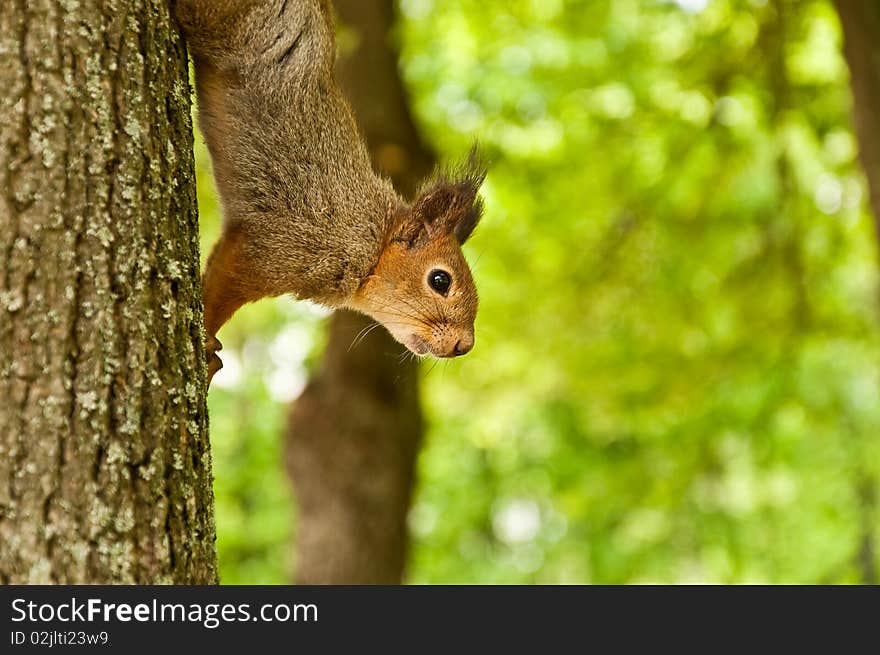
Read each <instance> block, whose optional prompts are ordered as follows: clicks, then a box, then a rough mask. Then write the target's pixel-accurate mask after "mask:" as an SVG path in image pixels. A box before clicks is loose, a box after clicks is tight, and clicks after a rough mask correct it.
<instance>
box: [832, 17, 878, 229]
mask: <svg viewBox="0 0 880 655" xmlns="http://www.w3.org/2000/svg"><path fill="white" fill-rule="evenodd" d="M835 2H836V4H837V10H838V13H839V14H840V22H841V23H842V25H843V33H844V47H843V52H844V55H845V56H846V60H847V63H848V64H849V71H850V84H851V86H852V93H853V101H854V102H853V104H854V106H853V113H854V117H855V128H856V135H857V136H858V140H859V153H860V156H861V159H862V165H863V166H864V167H865V174H866V175H867V177H868V190H869V194H870V198H871V208H872V209H873V211H874V221H875V224H876V225H877V226H878V227H877V234H878V235H880V2H877V0H835Z"/></svg>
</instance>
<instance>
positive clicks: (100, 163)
mask: <svg viewBox="0 0 880 655" xmlns="http://www.w3.org/2000/svg"><path fill="white" fill-rule="evenodd" d="M0 52H2V53H3V56H2V57H0V88H2V89H3V93H2V94H0V353H2V358H0V583H212V582H215V581H216V578H217V574H216V557H215V552H214V518H213V494H212V489H211V459H210V453H209V448H208V437H207V416H206V410H205V369H204V363H203V362H204V357H205V356H204V348H203V344H202V334H201V314H202V311H201V294H200V289H199V271H198V261H199V257H198V222H197V212H196V200H195V178H194V172H193V153H192V125H191V122H190V98H189V93H190V90H189V84H188V81H187V63H186V52H185V49H184V46H183V44H182V42H181V40H180V38H179V36H178V32H177V28H176V26H175V25H174V23H173V22H172V20H171V18H170V16H169V9H168V3H167V2H166V1H165V0H133V1H132V2H101V1H99V0H80V1H79V2H57V1H54V0H9V1H8V2H5V3H4V5H3V11H2V12H0Z"/></svg>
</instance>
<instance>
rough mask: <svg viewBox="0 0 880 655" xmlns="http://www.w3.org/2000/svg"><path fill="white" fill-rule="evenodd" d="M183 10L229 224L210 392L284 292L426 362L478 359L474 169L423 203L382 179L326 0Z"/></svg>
mask: <svg viewBox="0 0 880 655" xmlns="http://www.w3.org/2000/svg"><path fill="white" fill-rule="evenodd" d="M175 13H176V16H177V19H178V21H179V22H180V25H181V26H182V29H183V32H184V35H185V37H186V41H187V44H188V46H189V49H190V53H191V55H192V59H193V63H194V66H195V72H196V89H197V94H198V108H199V125H200V127H201V129H202V132H203V133H204V136H205V140H206V142H207V145H208V150H209V151H210V154H211V159H212V162H213V166H214V177H215V179H216V182H217V187H218V190H219V194H220V198H221V201H222V206H223V215H224V222H223V233H222V235H221V237H220V239H219V240H218V241H217V243H216V245H215V246H214V248H213V250H212V252H211V254H210V256H209V258H208V262H207V265H206V267H205V271H204V274H203V278H202V285H203V293H204V303H205V331H206V334H207V351H208V355H207V357H208V381H209V383H210V380H211V378H212V377H213V375H214V374H215V373H216V372H217V371H218V370H219V369H220V368H221V367H222V362H221V361H220V358H219V357H218V356H217V354H216V353H217V351H218V350H220V348H221V344H220V342H219V341H218V340H217V331H218V330H219V329H220V327H221V326H222V325H223V324H224V323H226V321H228V320H229V318H230V317H231V316H232V315H233V313H234V312H235V311H236V310H237V309H238V308H239V307H241V306H242V305H244V304H245V303H249V302H253V301H255V300H258V299H260V298H263V297H267V296H279V295H282V294H292V295H294V296H295V297H297V298H300V299H309V300H312V301H315V302H317V303H320V304H322V305H325V306H328V307H331V308H345V309H353V310H356V311H360V312H362V313H364V314H366V315H368V316H370V317H371V318H373V319H374V320H376V321H377V322H379V323H381V324H382V325H384V326H385V327H386V328H387V329H388V331H389V332H390V333H391V335H392V336H393V337H394V338H395V339H396V340H397V341H399V342H400V343H402V344H403V345H404V346H406V347H407V348H408V349H409V350H410V351H412V352H413V353H416V354H417V355H433V356H435V357H454V356H457V355H463V354H465V353H467V352H468V351H469V350H470V349H471V348H472V347H473V344H474V318H475V316H476V313H477V291H476V288H475V286H474V281H473V278H472V277H471V272H470V269H469V267H468V264H467V262H466V261H465V258H464V256H463V254H462V251H461V245H462V244H463V243H464V242H465V241H466V240H467V238H468V237H469V236H470V234H471V232H473V230H474V228H475V227H476V225H477V223H478V221H479V219H480V216H481V213H482V202H481V201H480V199H479V198H478V196H477V192H478V190H479V188H480V185H481V184H482V182H483V180H484V178H485V169H484V167H483V166H482V165H481V164H479V163H478V162H477V161H476V157H474V156H472V157H471V159H470V161H469V163H468V164H467V165H465V166H462V167H461V168H460V169H459V170H457V171H447V172H445V173H438V174H437V175H435V176H434V177H433V178H432V179H430V180H428V181H427V182H426V183H425V184H424V185H423V187H422V189H421V191H420V192H419V193H418V194H417V196H416V198H415V199H414V200H413V201H412V202H407V201H406V200H404V199H403V198H401V196H400V195H398V194H397V192H396V191H395V190H394V188H393V187H392V185H391V183H390V182H389V181H388V180H386V179H384V178H383V177H381V176H379V175H377V174H376V173H375V172H374V171H373V169H372V167H371V165H370V159H369V155H368V153H367V149H366V146H365V145H364V142H363V140H362V138H361V137H360V135H359V133H358V130H357V127H356V125H355V121H354V118H353V116H352V112H351V109H350V108H349V106H348V104H347V102H346V101H345V99H344V97H343V94H342V91H341V90H340V88H339V86H338V85H337V83H336V80H335V79H334V75H333V63H334V59H335V56H336V45H335V32H334V25H333V16H332V9H331V6H330V2H329V0H177V3H176V7H175Z"/></svg>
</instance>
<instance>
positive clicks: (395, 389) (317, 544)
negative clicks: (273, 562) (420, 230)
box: [287, 0, 433, 584]
mask: <svg viewBox="0 0 880 655" xmlns="http://www.w3.org/2000/svg"><path fill="white" fill-rule="evenodd" d="M335 4H336V8H337V11H338V20H339V23H340V33H341V36H340V39H339V43H340V55H341V56H340V59H339V62H338V66H337V75H338V77H339V80H340V82H341V84H342V87H343V88H344V89H345V91H346V93H347V94H348V97H349V99H350V101H351V103H352V105H353V108H354V110H355V113H356V115H357V118H358V122H359V124H360V128H361V132H362V134H363V135H364V136H365V138H366V140H367V142H368V144H369V145H370V151H371V154H372V156H373V161H374V164H375V165H376V167H377V168H378V169H379V170H381V171H383V172H384V173H385V174H387V175H390V176H391V178H392V179H393V180H394V183H395V186H396V187H397V188H398V189H399V190H400V191H401V192H403V193H406V194H412V193H414V191H415V189H416V186H417V185H418V184H419V182H420V181H421V179H422V178H423V177H424V176H425V175H426V174H427V173H428V172H429V171H430V169H431V167H432V165H433V157H432V155H431V154H430V152H429V151H428V150H427V149H426V148H425V146H424V145H423V144H422V143H421V141H420V140H419V137H418V133H417V131H416V128H415V126H414V124H413V121H412V118H411V116H410V114H409V110H408V106H407V100H406V96H405V93H404V90H403V86H402V83H401V80H400V77H399V74H398V71H397V53H396V52H395V51H394V50H393V49H392V48H391V47H390V46H389V31H390V29H391V27H392V25H393V22H394V6H393V5H394V3H393V1H392V0H336V3H335ZM371 326H372V327H371ZM374 327H375V326H374V325H373V323H372V321H370V319H368V318H366V317H364V316H361V315H360V314H354V313H351V312H337V313H336V314H334V315H333V317H332V318H331V320H330V335H329V336H330V338H329V343H328V345H327V350H326V352H325V354H324V360H323V363H322V365H321V368H320V370H319V372H318V374H317V375H316V377H315V378H314V379H313V380H312V381H311V382H310V383H309V385H308V386H307V387H306V389H305V391H304V392H303V394H302V396H300V398H299V399H298V400H297V401H296V402H295V403H294V405H293V406H292V408H291V412H290V420H289V426H288V432H287V453H288V455H287V462H288V471H289V472H290V475H291V478H292V480H293V485H294V489H295V492H296V496H297V499H298V502H299V509H300V514H299V523H298V528H297V575H296V579H297V582H299V583H301V584H394V583H399V582H400V581H401V579H402V576H403V570H404V565H405V561H406V550H407V529H406V517H407V512H408V510H409V504H410V498H411V495H412V488H413V483H414V470H415V461H416V456H417V453H418V448H419V442H420V440H421V434H422V417H421V410H420V408H419V401H418V388H417V383H418V377H417V373H418V365H417V362H416V361H415V360H414V359H413V358H410V357H408V356H406V353H405V350H404V349H403V347H402V346H400V345H399V344H397V343H396V342H395V341H394V340H393V339H391V337H390V336H389V335H388V333H387V332H386V331H385V329H384V328H381V327H376V328H375V329H374ZM363 331H366V336H364V335H363V334H361V333H362V332H363ZM359 335H360V336H361V337H362V339H358V337H359Z"/></svg>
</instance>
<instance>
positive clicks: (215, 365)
mask: <svg viewBox="0 0 880 655" xmlns="http://www.w3.org/2000/svg"><path fill="white" fill-rule="evenodd" d="M218 350H223V344H221V343H220V341H219V340H218V339H217V337H210V338H209V339H208V340H207V342H206V343H205V351H206V353H207V357H208V386H211V380H212V379H213V377H214V374H215V373H216V372H217V371H219V370H220V369H221V368H223V362H222V361H221V360H220V358H219V357H218V356H217V351H218Z"/></svg>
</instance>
